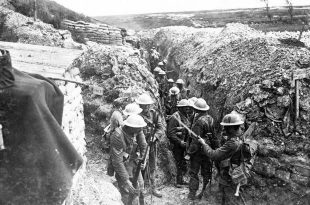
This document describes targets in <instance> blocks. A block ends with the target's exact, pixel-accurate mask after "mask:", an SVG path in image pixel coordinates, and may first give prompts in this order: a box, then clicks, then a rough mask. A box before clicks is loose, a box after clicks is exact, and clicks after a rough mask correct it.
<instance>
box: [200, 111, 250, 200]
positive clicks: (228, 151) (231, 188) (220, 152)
mask: <svg viewBox="0 0 310 205" xmlns="http://www.w3.org/2000/svg"><path fill="white" fill-rule="evenodd" d="M243 123H244V122H243V121H242V120H241V118H240V116H239V115H238V114H234V113H231V114H228V115H225V116H224V118H223V120H222V122H221V125H222V126H224V131H225V133H226V135H227V137H228V139H227V141H226V142H225V143H224V144H223V145H222V146H221V147H220V148H218V149H215V150H214V148H211V147H210V146H209V145H208V144H207V143H206V142H205V141H204V140H203V139H199V140H198V141H199V142H200V144H201V145H202V149H203V152H204V154H206V155H207V156H208V157H209V158H210V159H212V160H215V161H216V162H219V164H220V173H219V189H220V192H221V195H222V203H221V204H222V205H225V204H245V203H244V202H243V198H242V197H236V196H234V193H235V190H236V187H237V185H235V184H234V183H233V181H232V178H231V175H230V174H229V169H230V167H231V162H233V161H236V160H235V158H236V157H237V158H238V156H236V153H237V152H238V148H239V146H240V141H239V137H240V136H241V134H242V128H241V125H242V124H243ZM237 160H238V159H237Z"/></svg>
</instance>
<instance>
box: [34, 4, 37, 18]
mask: <svg viewBox="0 0 310 205" xmlns="http://www.w3.org/2000/svg"><path fill="white" fill-rule="evenodd" d="M34 21H37V0H34Z"/></svg>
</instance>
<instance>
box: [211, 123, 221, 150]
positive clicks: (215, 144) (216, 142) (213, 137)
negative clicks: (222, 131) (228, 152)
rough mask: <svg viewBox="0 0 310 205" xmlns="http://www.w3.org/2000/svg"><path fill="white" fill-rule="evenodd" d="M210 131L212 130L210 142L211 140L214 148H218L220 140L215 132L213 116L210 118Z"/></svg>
mask: <svg viewBox="0 0 310 205" xmlns="http://www.w3.org/2000/svg"><path fill="white" fill-rule="evenodd" d="M210 119H211V120H210V131H211V136H210V142H211V147H212V149H216V148H218V147H220V140H219V139H218V137H217V136H216V134H215V129H214V120H213V118H210Z"/></svg>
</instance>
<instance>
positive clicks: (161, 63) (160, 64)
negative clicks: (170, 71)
mask: <svg viewBox="0 0 310 205" xmlns="http://www.w3.org/2000/svg"><path fill="white" fill-rule="evenodd" d="M158 67H160V69H162V70H163V71H166V67H165V66H164V63H163V61H160V62H159V63H158Z"/></svg>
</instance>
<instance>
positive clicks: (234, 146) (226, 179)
mask: <svg viewBox="0 0 310 205" xmlns="http://www.w3.org/2000/svg"><path fill="white" fill-rule="evenodd" d="M240 144H241V142H240V141H239V140H238V139H237V138H231V139H229V140H227V141H226V142H225V144H224V145H222V146H221V147H219V148H218V149H216V150H213V149H212V148H211V147H210V146H209V145H208V144H204V145H202V149H203V152H204V154H205V155H207V156H208V157H210V158H211V159H212V160H214V161H217V162H218V163H219V166H220V179H219V182H220V183H221V184H225V185H231V184H232V179H231V176H230V175H229V168H230V165H231V164H230V163H231V160H234V158H235V157H236V158H238V155H237V154H238V148H239V146H240Z"/></svg>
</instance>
